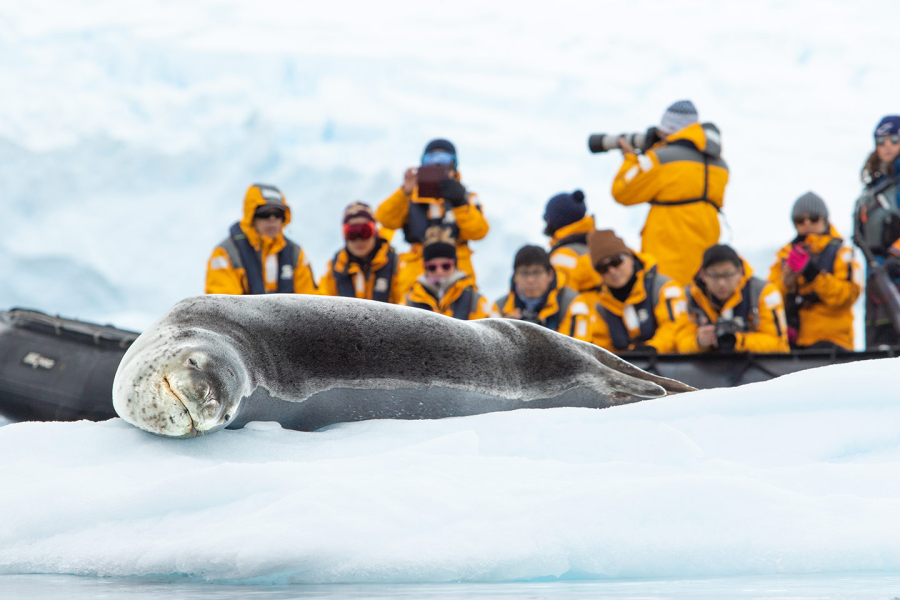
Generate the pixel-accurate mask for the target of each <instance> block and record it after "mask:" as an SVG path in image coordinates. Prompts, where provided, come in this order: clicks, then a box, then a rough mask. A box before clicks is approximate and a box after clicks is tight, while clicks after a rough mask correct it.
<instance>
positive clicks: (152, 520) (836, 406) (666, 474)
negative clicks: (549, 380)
mask: <svg viewBox="0 0 900 600" xmlns="http://www.w3.org/2000/svg"><path fill="white" fill-rule="evenodd" d="M897 367H898V362H897V360H880V361H871V362H864V363H857V364H852V365H843V366H835V367H830V368H826V369H817V370H811V371H806V372H802V373H797V374H794V375H791V376H787V377H783V378H780V379H778V380H775V381H771V382H768V383H763V384H755V385H749V386H745V387H742V388H737V389H731V390H710V391H704V392H696V393H691V394H687V395H681V396H676V397H671V398H668V399H663V400H658V401H649V402H643V403H639V404H634V405H629V406H623V407H619V408H614V409H607V410H587V409H556V410H534V411H532V410H521V411H517V412H513V413H495V414H488V415H482V416H475V417H467V418H457V419H447V420H438V421H371V422H363V423H357V424H350V425H343V426H337V427H334V428H332V429H329V430H325V431H320V432H315V433H298V432H293V431H285V430H282V429H280V428H279V427H278V426H273V425H272V424H267V423H259V424H253V425H252V426H249V427H247V428H245V429H243V430H240V431H223V432H220V433H216V434H214V435H210V436H209V437H205V438H201V439H194V440H187V441H185V440H171V439H163V438H158V437H154V436H152V435H149V434H146V433H144V432H142V431H139V430H137V429H135V428H133V427H131V426H130V425H127V424H126V423H124V422H123V421H121V420H113V421H108V422H106V423H89V422H78V423H21V424H12V425H7V426H5V427H2V428H0V456H2V457H3V460H2V461H0V482H2V487H0V515H4V516H5V517H4V518H3V519H0V574H13V573H60V574H63V573H69V574H81V575H115V576H126V575H149V574H161V575H170V574H189V575H193V576H197V577H203V578H207V579H209V580H216V581H224V580H256V581H259V582H319V583H332V582H357V583H358V582H440V581H458V580H461V581H480V582H496V581H510V580H523V579H524V580H529V579H533V578H547V577H550V578H552V577H576V578H578V577H585V578H590V577H601V578H648V577H649V578H660V577H663V578H665V577H680V578H695V577H721V576H737V575H771V574H778V573H793V574H799V573H834V572H852V573H859V572H882V573H900V544H898V542H897V540H900V518H898V515H900V402H898V401H897V386H896V376H895V374H896V371H897Z"/></svg>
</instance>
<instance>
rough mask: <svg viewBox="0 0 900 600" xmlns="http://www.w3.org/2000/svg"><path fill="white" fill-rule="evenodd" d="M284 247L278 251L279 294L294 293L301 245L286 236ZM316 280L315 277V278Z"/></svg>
mask: <svg viewBox="0 0 900 600" xmlns="http://www.w3.org/2000/svg"><path fill="white" fill-rule="evenodd" d="M284 241H285V244H284V248H282V249H281V250H280V251H279V252H278V290H277V292H278V293H279V294H293V293H294V269H296V268H297V267H299V266H300V265H298V264H297V261H298V260H299V259H300V246H298V245H297V244H295V243H294V242H292V241H291V240H289V239H287V238H285V239H284ZM313 281H315V278H313Z"/></svg>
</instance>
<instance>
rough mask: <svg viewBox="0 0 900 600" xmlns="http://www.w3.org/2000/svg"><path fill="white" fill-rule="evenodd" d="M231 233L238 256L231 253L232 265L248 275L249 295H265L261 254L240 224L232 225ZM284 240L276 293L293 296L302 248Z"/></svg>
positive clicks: (279, 254)
mask: <svg viewBox="0 0 900 600" xmlns="http://www.w3.org/2000/svg"><path fill="white" fill-rule="evenodd" d="M230 233H231V237H230V239H231V241H232V242H233V243H234V246H235V249H236V250H237V254H238V256H237V257H234V256H231V253H230V252H229V258H230V259H231V263H232V265H234V266H236V267H243V269H244V273H246V275H247V286H248V287H249V288H250V289H249V290H247V293H248V294H265V293H266V284H265V282H264V281H263V274H262V257H261V256H260V253H259V252H258V251H257V250H256V249H254V248H253V246H251V245H250V241H249V240H248V239H247V236H246V235H244V231H243V230H242V229H241V226H240V224H238V223H235V224H234V225H232V226H231V230H230ZM284 240H285V242H286V243H285V245H284V248H282V249H281V251H280V252H279V253H278V289H277V290H275V292H274V293H277V294H293V293H294V275H293V272H294V269H295V268H297V259H298V258H299V257H300V246H298V245H297V244H295V243H294V242H292V241H291V240H289V239H287V238H284ZM227 250H228V249H227V248H226V251H227ZM235 258H239V260H238V261H235V260H234V259H235ZM285 267H287V268H285ZM288 273H289V274H290V276H289V277H283V275H285V274H288Z"/></svg>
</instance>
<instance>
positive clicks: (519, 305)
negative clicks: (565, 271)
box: [496, 246, 578, 332]
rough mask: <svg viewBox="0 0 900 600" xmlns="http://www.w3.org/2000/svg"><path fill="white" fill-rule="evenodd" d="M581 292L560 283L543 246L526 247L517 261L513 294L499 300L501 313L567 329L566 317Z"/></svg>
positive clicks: (520, 252) (552, 327)
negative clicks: (564, 320) (578, 292)
mask: <svg viewBox="0 0 900 600" xmlns="http://www.w3.org/2000/svg"><path fill="white" fill-rule="evenodd" d="M577 295H578V294H577V292H575V291H573V290H571V289H569V288H567V287H565V286H564V285H562V284H561V283H559V276H558V273H557V271H556V269H554V268H553V265H551V264H550V256H549V255H548V254H547V252H546V251H545V250H544V249H543V248H541V247H540V246H523V247H522V248H520V249H519V251H518V252H516V257H515V260H514V261H513V276H512V282H511V284H510V290H509V293H508V294H506V295H504V296H501V297H500V298H498V299H497V302H496V305H497V306H498V307H499V308H500V313H501V315H502V316H503V317H504V318H507V319H519V320H521V321H528V322H530V323H536V324H537V325H542V326H543V327H547V328H549V329H552V330H554V331H560V332H561V330H562V328H563V317H565V315H566V312H567V311H568V309H569V305H570V304H571V303H572V301H573V300H574V299H575V298H576V296H577Z"/></svg>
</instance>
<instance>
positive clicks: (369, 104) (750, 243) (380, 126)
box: [0, 0, 900, 328]
mask: <svg viewBox="0 0 900 600" xmlns="http://www.w3.org/2000/svg"><path fill="white" fill-rule="evenodd" d="M0 4H2V9H0V15H2V17H0V81H3V85H4V90H7V91H9V92H10V93H3V94H0V115H2V118H0V189H2V193H3V202H0V224H2V225H0V233H2V235H0V307H5V306H10V305H14V304H16V305H25V306H30V307H35V308H38V309H42V310H47V311H50V312H52V313H62V314H64V315H67V316H76V317H81V318H85V319H94V320H102V321H104V322H109V321H111V322H113V323H116V324H118V325H120V326H126V327H133V328H142V327H145V326H146V325H148V324H149V323H150V322H152V321H153V320H154V319H155V318H156V317H157V316H158V315H159V314H161V313H162V312H163V311H164V310H166V309H167V308H168V307H169V306H171V305H172V304H174V303H175V302H176V301H177V300H179V299H181V298H183V297H185V296H189V295H193V294H196V293H200V292H201V291H202V289H203V281H204V279H203V278H204V269H205V264H206V259H207V258H208V256H209V253H210V252H211V249H212V248H213V247H214V246H215V245H216V244H217V243H218V242H219V241H220V240H221V239H222V238H223V237H224V236H225V233H226V231H227V227H228V226H229V225H230V224H231V223H232V222H234V221H235V220H237V218H238V216H239V212H240V207H241V199H242V196H243V193H244V191H245V189H246V188H247V186H248V185H249V184H250V183H252V182H254V181H266V182H270V183H274V184H276V185H279V186H280V187H281V188H282V189H283V190H284V191H285V193H286V194H287V197H288V200H289V201H290V202H291V203H292V205H293V206H294V208H295V215H296V218H295V221H294V222H293V223H291V224H290V225H289V227H288V234H289V235H290V236H291V237H293V238H294V239H295V240H297V241H298V242H299V243H301V244H302V245H303V247H304V248H305V249H306V250H307V252H308V254H309V256H310V257H311V259H312V261H313V265H314V267H315V269H316V273H317V275H321V273H322V270H323V269H324V266H325V262H326V261H327V259H328V258H330V256H332V255H333V253H334V252H335V251H336V250H337V249H338V247H339V246H340V244H341V242H340V231H339V218H340V214H341V210H342V208H343V207H344V206H345V205H346V204H348V203H349V202H350V201H352V200H355V199H361V200H364V201H367V202H370V203H372V204H377V203H378V202H379V201H380V200H382V199H383V198H385V197H386V196H387V195H388V194H389V193H390V192H391V191H393V189H395V188H396V186H398V185H399V183H400V179H401V174H402V172H403V170H404V169H405V168H406V167H408V166H410V165H412V164H414V163H415V162H416V161H417V160H418V158H419V156H420V153H421V150H422V147H423V145H424V144H425V142H426V141H427V140H429V139H430V138H432V137H437V136H446V137H448V138H450V139H452V140H453V141H454V142H456V144H457V147H458V149H459V156H460V169H461V172H462V173H463V179H464V181H465V183H466V184H467V185H469V186H470V187H471V188H472V189H473V190H475V191H477V192H478V193H479V195H480V198H481V200H482V201H483V203H484V209H485V213H486V214H487V216H488V218H489V221H490V223H491V227H492V228H491V232H490V234H489V235H488V237H487V238H486V239H485V240H483V241H479V242H475V243H473V244H472V248H473V249H474V250H475V256H474V259H473V260H474V262H475V264H476V267H477V270H478V273H479V277H480V282H481V285H482V287H483V289H484V290H485V292H486V293H487V295H488V296H489V297H491V298H494V297H496V296H497V295H498V294H499V293H500V292H501V291H503V290H504V289H505V288H506V287H507V285H508V280H509V276H510V267H511V262H512V254H513V252H514V251H515V250H516V249H517V248H518V247H519V246H520V245H521V244H523V243H526V242H532V243H544V242H545V239H544V238H543V237H542V235H541V233H540V232H541V230H542V229H543V223H542V221H541V215H542V211H543V206H544V203H545V202H546V200H547V199H548V198H549V197H550V196H552V195H553V194H555V193H557V192H559V191H563V190H572V189H574V188H576V187H580V188H582V189H584V190H585V192H586V193H587V198H588V206H589V208H590V210H591V212H593V213H595V214H596V215H597V216H598V219H599V223H600V225H601V226H605V227H613V228H615V229H616V230H617V231H618V232H619V233H621V234H622V235H623V236H624V237H625V239H626V240H627V241H628V242H629V243H631V244H632V245H635V246H637V245H638V239H639V238H638V232H639V229H640V226H641V224H642V222H643V214H644V212H645V209H643V208H639V207H638V208H625V207H621V206H619V205H617V204H615V203H614V202H613V201H612V199H611V198H610V195H609V190H610V186H611V182H612V177H613V175H614V173H615V172H616V170H617V168H618V166H619V164H620V160H621V158H620V156H619V155H618V154H617V153H610V154H607V155H603V156H592V155H590V154H588V152H587V149H586V140H587V136H588V134H589V133H592V132H618V131H636V130H643V129H645V128H646V127H647V126H649V125H653V124H655V123H657V122H658V120H659V118H660V116H661V114H662V112H663V110H664V108H665V107H666V106H667V105H669V104H670V103H671V102H673V101H674V100H678V99H682V98H691V99H692V100H693V101H694V102H695V104H696V105H697V106H698V108H699V111H700V117H701V119H703V120H710V121H714V122H715V123H717V124H718V126H719V127H720V129H721V130H722V132H723V144H724V146H723V148H724V157H725V159H726V160H727V162H728V163H729V165H730V168H731V183H730V184H729V186H728V191H727V195H726V204H725V213H726V214H727V216H728V221H729V222H730V224H731V228H732V229H733V237H730V236H729V234H728V233H727V232H726V233H725V235H724V239H726V240H731V241H733V243H734V244H735V245H736V246H737V247H738V248H739V249H740V250H741V251H742V252H744V253H745V254H746V255H747V256H748V257H749V258H750V260H751V262H752V264H753V265H754V267H756V268H757V269H767V268H768V266H769V264H770V263H771V261H772V259H773V253H774V250H775V249H776V248H777V247H780V246H781V245H783V244H784V243H786V242H787V241H788V240H790V239H791V238H792V237H793V228H792V225H791V222H790V219H789V211H790V206H791V204H792V202H793V201H794V199H795V198H796V197H798V196H799V195H800V194H802V193H803V192H805V191H807V190H808V189H813V190H815V191H817V192H818V193H819V194H821V195H822V196H823V197H824V198H825V199H826V201H827V202H828V204H829V207H830V209H831V213H832V215H833V222H834V223H835V224H836V225H837V226H838V228H839V229H840V230H841V231H842V232H843V233H844V234H847V233H848V228H849V222H850V220H849V214H850V211H851V206H852V201H853V199H854V196H855V195H856V193H857V192H858V190H859V188H860V184H859V178H858V175H859V170H860V168H861V166H862V163H863V160H864V159H865V157H866V155H867V154H868V152H870V151H871V149H872V131H873V128H874V125H875V124H876V123H877V122H878V120H879V119H880V118H881V117H882V116H883V115H884V114H888V113H897V112H898V111H900V106H898V103H897V99H898V98H900V78H898V77H896V74H897V59H896V39H895V37H896V36H894V35H892V34H891V33H890V31H891V30H890V28H885V27H884V26H883V24H886V23H897V22H900V3H897V2H889V1H884V0H860V1H858V2H846V1H844V0H822V1H815V2H813V1H812V0H792V1H783V0H762V1H759V2H752V3H733V2H712V1H709V2H706V1H700V0H684V1H683V2H678V3H664V2H663V3H661V2H656V1H653V0H635V1H631V2H592V3H589V2H569V1H560V2H554V3H552V4H550V5H546V6H543V5H540V6H539V5H523V4H522V3H521V2H499V1H498V2H480V1H474V0H457V1H456V2H454V4H453V6H452V9H450V8H448V7H445V6H441V5H435V4H431V3H427V2H397V1H385V2H377V3H371V2H331V3H309V2H294V3H288V2H274V1H265V0H253V1H250V0H227V1H215V2H213V1H208V0H201V1H193V2H166V1H163V0H150V1H147V2H141V3H140V6H132V7H129V9H128V10H123V9H122V6H121V3H120V2H117V1H114V0H97V1H94V2H91V3H72V2H67V1H62V0H57V1H48V0H34V1H29V2H14V1H6V2H0ZM13 91H14V93H13Z"/></svg>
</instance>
